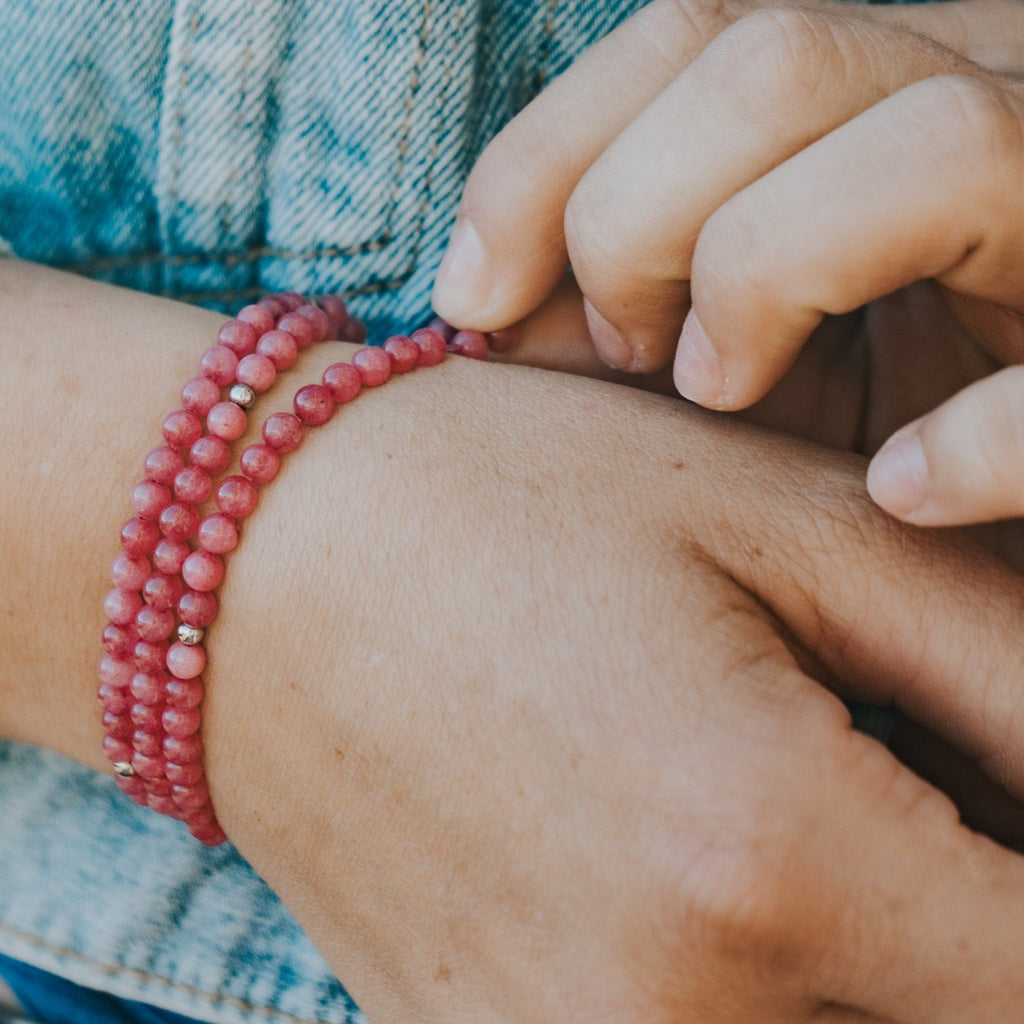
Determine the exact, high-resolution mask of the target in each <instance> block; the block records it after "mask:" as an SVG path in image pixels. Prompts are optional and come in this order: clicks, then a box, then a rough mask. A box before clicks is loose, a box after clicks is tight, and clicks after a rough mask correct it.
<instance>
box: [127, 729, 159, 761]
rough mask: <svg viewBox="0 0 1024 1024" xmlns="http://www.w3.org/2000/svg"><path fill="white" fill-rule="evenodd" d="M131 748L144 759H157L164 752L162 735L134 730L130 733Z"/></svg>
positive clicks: (143, 730)
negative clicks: (143, 756) (144, 757)
mask: <svg viewBox="0 0 1024 1024" xmlns="http://www.w3.org/2000/svg"><path fill="white" fill-rule="evenodd" d="M132 747H133V748H134V749H135V750H136V751H137V752H138V753H140V754H144V755H145V756H146V757H158V756H159V755H161V754H162V753H163V751H164V737H163V733H159V732H147V731H146V730H145V729H136V730H135V732H133V733H132Z"/></svg>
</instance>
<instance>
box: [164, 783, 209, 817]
mask: <svg viewBox="0 0 1024 1024" xmlns="http://www.w3.org/2000/svg"><path fill="white" fill-rule="evenodd" d="M171 799H172V800H173V801H174V802H175V803H176V804H177V805H178V807H180V808H181V810H183V811H197V810H199V808H200V807H203V806H205V805H206V804H208V803H209V802H210V787H209V786H207V784H206V782H205V780H203V781H200V782H196V783H195V784H194V785H191V786H175V787H174V788H173V789H172V790H171Z"/></svg>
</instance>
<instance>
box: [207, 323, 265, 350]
mask: <svg viewBox="0 0 1024 1024" xmlns="http://www.w3.org/2000/svg"><path fill="white" fill-rule="evenodd" d="M217 343H218V344H220V345H224V346H225V347H226V348H229V349H231V351H232V352H234V353H235V355H236V356H238V358H239V359H241V358H242V356H247V355H248V354H249V353H250V352H255V351H256V328H255V327H253V325H252V324H247V323H246V322H245V321H244V320H229V321H228V322H227V323H226V324H225V325H224V326H223V327H222V328H221V329H220V330H219V331H218V332H217Z"/></svg>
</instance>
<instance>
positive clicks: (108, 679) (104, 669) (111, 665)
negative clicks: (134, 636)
mask: <svg viewBox="0 0 1024 1024" xmlns="http://www.w3.org/2000/svg"><path fill="white" fill-rule="evenodd" d="M133 675H135V662H133V661H129V660H127V659H125V658H115V657H114V656H113V655H111V654H105V655H104V656H103V660H102V661H101V662H100V682H103V683H106V684H107V685H108V686H114V687H117V688H118V689H121V690H125V689H127V688H128V685H129V684H130V683H131V681H132V676H133Z"/></svg>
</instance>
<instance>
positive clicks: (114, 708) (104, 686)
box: [96, 683, 135, 732]
mask: <svg viewBox="0 0 1024 1024" xmlns="http://www.w3.org/2000/svg"><path fill="white" fill-rule="evenodd" d="M96 696H97V697H98V698H99V702H100V704H102V705H103V710H104V711H105V712H107V713H108V714H110V715H113V716H115V717H121V716H124V715H125V714H126V713H127V712H129V711H131V709H132V705H133V704H134V703H135V700H134V699H133V697H132V695H131V692H130V691H129V690H126V689H125V688H124V687H123V686H111V685H110V683H100V688H99V689H98V690H97V691H96ZM104 717H106V716H104ZM103 727H104V729H106V731H107V732H110V730H109V729H107V727H106V723H105V722H104V726H103Z"/></svg>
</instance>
